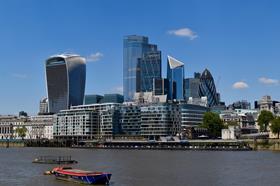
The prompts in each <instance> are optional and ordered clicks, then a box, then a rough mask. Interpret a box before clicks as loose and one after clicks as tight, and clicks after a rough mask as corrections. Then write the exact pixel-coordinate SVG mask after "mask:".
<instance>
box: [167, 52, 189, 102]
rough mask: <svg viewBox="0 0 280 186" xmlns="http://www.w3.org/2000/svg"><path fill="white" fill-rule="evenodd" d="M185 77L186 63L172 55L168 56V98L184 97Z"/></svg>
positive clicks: (179, 98)
mask: <svg viewBox="0 0 280 186" xmlns="http://www.w3.org/2000/svg"><path fill="white" fill-rule="evenodd" d="M184 77H185V75H184V63H182V62H180V61H178V60H177V59H175V58H173V57H171V56H167V79H168V81H169V90H168V94H167V99H168V100H173V99H176V100H183V99H184Z"/></svg>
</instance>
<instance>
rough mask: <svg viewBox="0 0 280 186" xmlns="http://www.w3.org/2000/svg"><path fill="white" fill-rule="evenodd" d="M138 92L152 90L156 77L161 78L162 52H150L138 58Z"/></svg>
mask: <svg viewBox="0 0 280 186" xmlns="http://www.w3.org/2000/svg"><path fill="white" fill-rule="evenodd" d="M137 66H138V68H137V76H136V77H137V80H136V81H137V83H136V84H137V87H136V92H152V91H153V81H154V79H159V78H161V52H160V51H155V52H148V53H145V54H143V57H142V58H140V59H139V60H138V65H137Z"/></svg>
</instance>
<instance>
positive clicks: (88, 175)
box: [52, 167, 112, 185]
mask: <svg viewBox="0 0 280 186" xmlns="http://www.w3.org/2000/svg"><path fill="white" fill-rule="evenodd" d="M52 174H54V175H55V177H56V178H57V179H60V180H65V181H72V182H78V183H83V184H97V185H107V184H109V181H110V179H111V176H112V174H110V173H105V172H93V171H85V170H79V169H73V168H72V167H56V168H54V169H53V170H52Z"/></svg>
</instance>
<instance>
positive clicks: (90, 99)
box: [84, 94, 103, 105]
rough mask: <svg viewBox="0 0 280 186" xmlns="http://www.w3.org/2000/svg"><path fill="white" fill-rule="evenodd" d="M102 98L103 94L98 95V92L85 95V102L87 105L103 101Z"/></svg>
mask: <svg viewBox="0 0 280 186" xmlns="http://www.w3.org/2000/svg"><path fill="white" fill-rule="evenodd" d="M102 99H103V96H101V95H96V94H92V95H85V101H84V103H85V105H89V104H96V103H101V100H102Z"/></svg>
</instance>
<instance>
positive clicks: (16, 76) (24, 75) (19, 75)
mask: <svg viewBox="0 0 280 186" xmlns="http://www.w3.org/2000/svg"><path fill="white" fill-rule="evenodd" d="M11 76H12V77H14V78H18V79H26V78H27V75H26V74H18V73H13V74H11Z"/></svg>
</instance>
